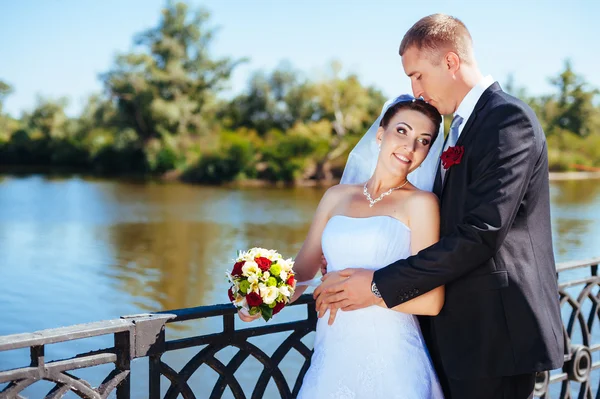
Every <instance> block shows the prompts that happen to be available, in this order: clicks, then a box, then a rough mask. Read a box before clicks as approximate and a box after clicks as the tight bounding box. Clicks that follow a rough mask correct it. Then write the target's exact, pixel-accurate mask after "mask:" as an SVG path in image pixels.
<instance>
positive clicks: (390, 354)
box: [298, 215, 443, 399]
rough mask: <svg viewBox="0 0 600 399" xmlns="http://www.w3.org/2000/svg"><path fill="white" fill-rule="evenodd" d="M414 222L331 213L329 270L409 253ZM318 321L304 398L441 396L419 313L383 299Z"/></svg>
mask: <svg viewBox="0 0 600 399" xmlns="http://www.w3.org/2000/svg"><path fill="white" fill-rule="evenodd" d="M410 234H411V233H410V229H409V228H408V227H407V226H406V225H404V224H403V223H402V222H400V221H399V220H397V219H395V218H392V217H389V216H373V217H368V218H353V217H348V216H342V215H337V216H334V217H332V218H331V219H330V220H329V221H328V223H327V226H326V227H325V230H324V231H323V236H322V247H323V253H324V255H325V258H326V259H327V264H328V265H327V267H328V270H330V271H336V270H341V269H344V268H347V267H364V268H369V269H374V270H375V269H378V268H381V267H384V266H387V265H388V264H390V263H392V262H394V261H396V260H398V259H402V258H406V257H408V256H409V255H410V254H411V250H410ZM328 316H329V314H328V313H327V314H326V315H325V316H324V317H323V318H321V319H319V320H318V322H317V331H316V335H315V344H314V353H313V356H312V359H311V365H310V368H309V369H308V371H307V373H306V375H305V377H304V381H303V383H302V388H301V389H300V393H299V395H298V398H301V399H328V398H339V399H351V398H352V399H393V398H397V399H443V395H442V391H441V388H440V386H439V383H438V380H437V377H436V375H435V371H434V369H433V366H432V364H431V361H430V358H429V355H428V352H427V348H426V347H425V342H424V341H423V336H422V335H421V330H420V328H419V324H418V321H417V319H416V317H415V316H413V315H409V314H404V313H400V312H396V311H394V310H390V309H386V308H383V307H380V306H371V307H368V308H365V309H359V310H354V311H348V312H344V311H339V312H338V314H337V317H336V319H335V322H334V323H333V325H331V326H329V325H328V324H327V321H328Z"/></svg>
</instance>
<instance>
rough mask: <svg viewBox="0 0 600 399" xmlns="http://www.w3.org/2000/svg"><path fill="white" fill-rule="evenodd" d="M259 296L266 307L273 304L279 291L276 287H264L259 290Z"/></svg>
mask: <svg viewBox="0 0 600 399" xmlns="http://www.w3.org/2000/svg"><path fill="white" fill-rule="evenodd" d="M260 296H261V298H262V300H263V302H264V303H266V304H267V305H269V304H271V303H273V302H275V300H276V299H277V297H278V296H279V289H278V288H277V287H266V286H265V287H264V288H263V289H261V290H260Z"/></svg>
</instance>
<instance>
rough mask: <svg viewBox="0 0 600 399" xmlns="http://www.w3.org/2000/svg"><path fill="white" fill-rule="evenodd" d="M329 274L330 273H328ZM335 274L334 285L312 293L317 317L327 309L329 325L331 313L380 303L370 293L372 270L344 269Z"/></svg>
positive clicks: (318, 288)
mask: <svg viewBox="0 0 600 399" xmlns="http://www.w3.org/2000/svg"><path fill="white" fill-rule="evenodd" d="M330 274H332V273H328V275H330ZM335 274H336V275H337V277H338V279H336V280H337V281H335V283H333V284H328V285H327V286H324V285H323V284H322V285H321V286H319V287H317V289H316V290H315V293H314V295H315V296H317V305H316V306H317V309H318V310H319V317H322V316H323V314H324V313H325V311H326V310H327V309H329V311H330V317H329V324H332V323H333V320H332V317H331V313H333V312H334V311H337V309H343V310H346V311H348V310H356V309H362V308H366V307H367V306H371V305H378V304H379V303H381V302H382V299H380V298H377V297H376V296H375V294H373V293H372V292H371V282H372V281H373V270H367V269H345V270H342V271H340V272H337V273H335ZM326 277H327V276H326ZM334 318H335V315H334Z"/></svg>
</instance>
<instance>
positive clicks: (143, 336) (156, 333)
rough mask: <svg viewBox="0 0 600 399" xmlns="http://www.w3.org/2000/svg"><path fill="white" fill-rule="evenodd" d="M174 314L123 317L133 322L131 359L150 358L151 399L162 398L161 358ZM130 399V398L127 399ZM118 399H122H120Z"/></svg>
mask: <svg viewBox="0 0 600 399" xmlns="http://www.w3.org/2000/svg"><path fill="white" fill-rule="evenodd" d="M174 317H175V315H173V314H165V313H163V314H158V313H154V314H152V313H147V314H139V315H132V316H123V317H122V319H126V320H129V321H131V322H133V325H134V329H133V332H132V342H131V345H130V348H131V352H130V353H131V357H132V358H133V359H135V358H139V357H146V356H148V357H149V362H150V364H149V374H148V379H149V380H148V388H149V393H148V394H149V396H148V397H149V398H150V399H159V398H160V357H161V356H162V354H163V353H164V352H165V323H166V322H167V321H168V320H169V319H172V318H174ZM127 398H129V397H127ZM118 399H121V398H120V397H118Z"/></svg>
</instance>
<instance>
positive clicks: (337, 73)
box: [312, 62, 385, 180]
mask: <svg viewBox="0 0 600 399" xmlns="http://www.w3.org/2000/svg"><path fill="white" fill-rule="evenodd" d="M341 70H342V66H341V64H340V63H338V62H333V63H332V64H331V66H330V72H329V74H328V76H326V77H325V78H324V79H322V80H321V81H319V82H317V83H316V84H315V85H314V87H313V94H314V98H315V100H316V103H317V106H318V112H317V113H316V115H317V119H321V120H326V121H328V122H329V123H330V124H331V130H330V134H329V135H328V137H327V142H328V145H327V147H326V148H325V149H324V151H323V152H322V153H321V155H320V156H319V157H318V158H317V159H316V165H315V171H314V174H313V176H312V178H314V179H317V180H322V179H325V180H329V179H331V177H332V175H331V172H330V166H331V162H332V161H334V160H335V159H337V158H338V157H340V156H341V155H343V154H345V153H347V151H348V150H349V147H350V143H351V142H352V141H351V140H348V139H347V138H348V136H349V135H357V134H362V133H364V132H365V130H366V128H367V127H368V126H369V125H370V124H371V123H372V122H373V121H374V120H375V118H376V117H377V115H378V114H379V112H380V110H381V106H382V104H383V103H384V102H385V97H384V96H383V94H382V93H381V92H380V91H379V90H377V89H374V88H372V87H365V86H363V85H362V84H361V82H360V80H359V78H358V76H356V75H354V74H350V75H348V76H346V77H342V76H341Z"/></svg>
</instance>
